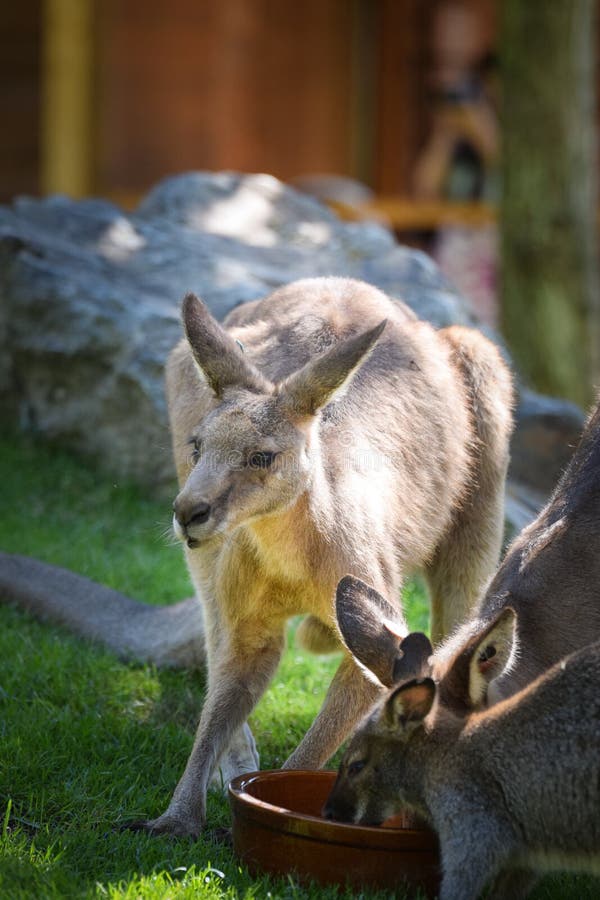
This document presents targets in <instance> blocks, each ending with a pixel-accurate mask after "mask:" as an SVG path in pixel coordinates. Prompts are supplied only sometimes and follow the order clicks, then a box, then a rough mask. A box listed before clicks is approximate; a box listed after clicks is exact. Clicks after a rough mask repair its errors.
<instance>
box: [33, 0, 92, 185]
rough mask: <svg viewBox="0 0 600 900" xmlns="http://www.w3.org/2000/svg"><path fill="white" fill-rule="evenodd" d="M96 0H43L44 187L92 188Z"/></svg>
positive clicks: (42, 179)
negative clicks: (94, 20)
mask: <svg viewBox="0 0 600 900" xmlns="http://www.w3.org/2000/svg"><path fill="white" fill-rule="evenodd" d="M93 12H94V0H44V5H43V96H42V139H41V143H42V161H41V182H42V189H43V190H44V191H45V192H54V191H60V192H64V193H67V194H70V195H71V196H73V197H80V196H84V195H85V194H87V193H89V191H90V190H91V188H92V182H91V176H92V153H93V137H92V127H93V118H92V114H93V91H92V85H93V81H92V73H93V63H94V61H93Z"/></svg>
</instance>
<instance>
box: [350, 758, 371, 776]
mask: <svg viewBox="0 0 600 900" xmlns="http://www.w3.org/2000/svg"><path fill="white" fill-rule="evenodd" d="M366 764H367V762H366V760H365V759H355V760H354V762H353V763H350V765H349V766H348V775H349V776H350V778H354V776H355V775H358V773H359V772H362V770H363V769H364V767H365V766H366Z"/></svg>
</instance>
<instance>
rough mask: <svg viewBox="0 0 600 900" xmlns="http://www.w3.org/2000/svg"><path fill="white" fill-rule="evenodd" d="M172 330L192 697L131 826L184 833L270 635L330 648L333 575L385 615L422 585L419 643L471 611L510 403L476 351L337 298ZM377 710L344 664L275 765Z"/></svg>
mask: <svg viewBox="0 0 600 900" xmlns="http://www.w3.org/2000/svg"><path fill="white" fill-rule="evenodd" d="M382 320H386V321H387V324H385V322H383V321H382ZM183 322H184V328H185V333H186V339H185V340H183V341H182V342H181V344H180V345H179V346H178V347H177V348H176V349H175V350H174V352H173V353H172V355H171V358H170V360H169V364H168V368H167V394H168V400H169V412H170V421H171V432H172V438H173V448H174V455H175V461H176V467H177V472H178V478H179V483H180V486H181V490H180V492H179V494H178V496H177V498H176V500H175V503H174V530H175V533H176V534H177V535H178V536H179V537H180V538H181V540H182V541H183V542H184V543H185V545H186V551H185V552H186V557H187V562H188V566H189V569H190V573H191V576H192V579H193V581H194V583H195V585H196V588H197V590H198V593H199V595H200V596H201V597H202V601H203V607H204V616H205V624H206V637H207V657H208V688H207V696H206V700H205V704H204V708H203V711H202V716H201V719H200V723H199V726H198V731H197V734H196V738H195V741H194V745H193V749H192V752H191V755H190V758H189V760H188V763H187V766H186V768H185V771H184V773H183V776H182V778H181V780H180V782H179V784H178V785H177V788H176V790H175V793H174V795H173V799H172V800H171V803H170V804H169V807H168V809H167V810H166V812H165V813H164V814H163V815H161V816H160V817H159V818H158V819H155V820H152V821H149V822H146V823H143V827H145V828H146V829H148V830H150V831H153V832H159V833H161V832H171V833H175V834H192V835H195V834H197V832H198V830H199V829H200V828H201V827H202V824H203V822H204V817H205V794H206V788H207V784H208V779H209V777H210V774H211V772H212V770H213V768H214V766H215V763H216V761H217V759H218V758H219V756H220V755H221V753H222V752H223V751H224V750H225V748H226V747H227V746H228V744H229V743H230V741H231V740H232V737H234V736H235V734H236V732H238V730H239V729H240V728H241V726H242V725H243V723H244V722H245V721H246V718H247V717H248V715H249V713H250V712H251V711H252V709H253V707H254V706H255V704H256V703H257V701H258V700H259V698H260V697H261V695H262V694H263V692H264V690H265V689H266V687H267V685H268V684H269V681H270V679H271V678H272V676H273V673H274V671H275V669H276V667H277V664H278V663H279V660H280V657H281V653H282V649H283V645H284V634H285V625H286V622H287V620H288V619H289V618H290V617H291V616H294V615H297V614H299V613H303V614H308V618H307V619H306V620H305V622H304V624H303V626H302V628H301V639H303V642H304V643H305V645H306V646H308V647H309V649H313V650H317V651H322V650H332V649H337V648H339V647H340V644H339V639H338V637H337V633H336V631H335V627H334V615H333V601H334V597H335V587H336V584H337V582H338V580H339V578H340V577H341V575H342V574H344V573H345V572H347V571H350V572H352V573H354V574H356V575H359V576H360V577H362V578H365V579H368V580H369V581H370V582H371V583H373V584H374V585H375V586H376V587H377V589H378V590H379V591H381V592H382V593H383V594H384V595H385V596H387V597H388V598H389V600H390V601H391V602H396V603H397V602H398V598H399V595H400V589H401V584H402V579H403V578H404V576H405V575H406V573H407V572H408V571H412V570H415V569H422V570H424V572H425V575H426V578H427V581H428V583H429V587H430V593H431V606H432V620H433V633H434V635H435V636H436V638H441V637H442V636H443V635H444V634H446V633H447V632H448V631H449V630H450V629H451V628H452V627H453V626H454V625H455V624H456V622H458V621H460V620H461V618H463V617H464V616H465V615H466V613H467V612H468V611H469V610H470V609H471V608H472V606H473V604H474V603H475V601H476V600H477V598H478V596H479V594H480V592H481V590H482V588H483V585H484V583H485V581H486V579H487V578H488V577H489V575H490V573H491V571H492V570H493V567H494V565H495V564H496V562H497V559H498V555H499V549H500V542H501V533H502V525H503V515H502V512H503V494H504V478H505V473H506V466H507V459H508V437H509V433H510V428H511V416H510V405H511V385H510V377H509V374H508V372H507V369H506V367H505V365H504V364H503V362H502V361H501V358H500V356H499V354H498V351H497V350H496V348H495V347H494V346H493V345H492V344H491V343H490V342H489V341H487V339H485V338H484V337H482V336H481V335H480V334H479V333H477V332H475V331H472V330H468V329H462V328H450V329H445V330H442V331H440V332H436V331H435V330H434V329H433V328H432V327H431V326H429V325H428V324H426V323H424V322H420V321H418V320H417V319H416V318H415V316H414V315H413V313H412V312H411V311H410V310H409V309H408V308H407V307H406V306H404V305H403V304H401V303H398V302H393V301H391V300H390V299H389V298H387V297H386V296H385V295H383V294H382V293H381V292H380V291H378V290H376V289H375V288H372V287H370V286H368V285H366V284H363V283H361V282H356V281H351V280H345V279H338V278H330V279H308V280H304V281H300V282H296V283H293V284H291V285H288V286H287V287H284V288H281V289H279V290H277V291H276V292H275V293H274V294H272V295H271V296H269V297H267V298H265V299H264V300H261V301H255V302H252V303H248V304H245V305H244V306H242V307H239V308H238V309H236V310H235V311H234V312H233V313H232V314H230V316H229V317H228V318H227V320H226V321H225V327H221V326H220V325H219V324H218V323H217V322H216V321H215V320H214V319H213V318H212V316H211V315H210V313H209V312H208V310H207V309H206V307H205V306H204V305H203V304H202V303H200V302H199V301H198V300H197V299H196V298H195V297H194V296H191V295H190V296H188V297H186V299H185V300H184V304H183ZM384 326H385V328H384ZM400 615H401V613H400ZM404 630H405V633H406V631H407V629H406V628H405V629H404ZM378 693H379V689H378V687H377V686H375V685H374V684H373V683H372V681H371V680H369V679H368V678H366V677H365V676H364V673H363V672H362V671H361V669H360V668H359V667H358V666H357V665H356V664H355V662H354V660H353V659H352V657H350V656H349V655H348V656H346V657H345V658H344V659H343V660H342V662H341V664H340V667H339V669H338V671H337V673H336V675H335V677H334V679H333V681H332V684H331V686H330V688H329V691H328V694H327V697H326V699H325V702H324V704H323V707H322V709H321V711H320V713H319V714H318V716H317V718H316V719H315V722H314V723H313V725H312V726H311V728H310V729H309V731H308V733H307V734H306V736H305V737H304V739H303V740H302V742H301V743H300V745H299V746H298V748H297V749H296V750H295V752H294V753H293V754H292V755H291V757H290V758H289V759H288V761H287V763H286V766H288V767H292V768H299V767H300V768H303V767H308V768H315V767H318V766H321V765H322V764H323V763H324V762H325V761H326V760H327V759H328V758H329V757H330V756H331V754H332V753H333V752H334V751H335V750H336V749H337V747H338V746H339V745H340V743H341V742H342V741H343V740H344V739H345V738H346V737H347V735H348V734H349V733H350V732H351V731H352V729H353V727H354V726H355V725H356V723H357V722H358V721H359V720H360V718H361V717H362V715H364V714H365V713H366V712H367V710H368V709H369V708H370V707H371V705H372V703H373V702H374V700H375V698H376V696H377V695H378Z"/></svg>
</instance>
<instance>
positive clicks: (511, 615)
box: [469, 606, 517, 706]
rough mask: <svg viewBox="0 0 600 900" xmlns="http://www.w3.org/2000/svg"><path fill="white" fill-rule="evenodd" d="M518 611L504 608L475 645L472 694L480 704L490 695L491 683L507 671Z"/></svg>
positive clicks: (471, 670)
mask: <svg viewBox="0 0 600 900" xmlns="http://www.w3.org/2000/svg"><path fill="white" fill-rule="evenodd" d="M516 621H517V617H516V613H515V611H514V609H512V607H510V606H509V607H507V608H506V609H504V610H503V611H502V612H501V613H500V615H499V616H498V617H497V619H495V620H494V622H492V624H491V625H490V627H489V628H488V629H487V630H486V632H485V633H484V634H483V635H480V636H479V638H478V640H477V643H476V644H475V646H474V649H473V653H472V655H471V661H470V664H469V698H470V700H471V703H472V704H473V706H478V705H480V704H481V703H483V701H484V700H485V698H486V696H487V689H488V685H489V684H490V682H491V681H493V680H494V679H495V678H497V677H498V676H499V675H501V674H502V672H504V670H505V669H506V667H507V666H508V665H509V662H510V660H511V657H512V653H513V649H514V646H515V628H516Z"/></svg>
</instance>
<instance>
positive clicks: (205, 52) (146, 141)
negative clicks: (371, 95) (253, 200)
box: [97, 0, 354, 192]
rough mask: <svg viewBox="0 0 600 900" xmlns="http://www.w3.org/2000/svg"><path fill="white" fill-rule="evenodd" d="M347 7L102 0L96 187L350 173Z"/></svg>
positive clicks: (262, 0) (330, 0)
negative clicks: (204, 177)
mask: <svg viewBox="0 0 600 900" xmlns="http://www.w3.org/2000/svg"><path fill="white" fill-rule="evenodd" d="M353 8H354V4H353V3H352V2H349V0H303V2H302V3H298V2H296V0H293V2H292V0H227V2H223V0H203V2H198V0H128V2H127V3H122V2H120V0H104V2H103V3H102V4H101V5H100V7H99V16H100V19H99V31H98V35H99V38H98V39H99V45H98V46H99V54H100V60H99V82H98V92H99V93H98V115H99V122H98V133H99V135H100V146H99V158H98V168H97V186H98V189H99V190H101V191H102V192H114V191H126V192H130V191H132V190H133V191H136V190H137V191H142V190H144V189H146V188H147V187H148V186H149V185H150V184H152V183H153V182H154V181H156V180H157V179H158V178H161V177H163V176H165V175H167V174H171V173H173V172H178V171H182V170H188V169H234V170H240V171H246V172H252V171H267V172H270V173H272V174H274V175H276V176H278V177H280V178H283V179H287V178H291V177H293V176H295V175H299V174H302V173H306V172H315V171H318V172H322V171H332V172H337V173H341V174H352V165H353V162H352V140H351V138H352V96H351V94H352V91H351V85H352V77H353V70H352V59H351V53H350V49H351V46H352V18H353V16H352V12H353Z"/></svg>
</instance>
